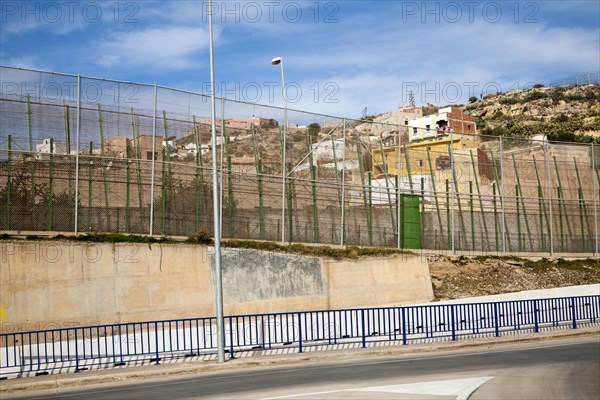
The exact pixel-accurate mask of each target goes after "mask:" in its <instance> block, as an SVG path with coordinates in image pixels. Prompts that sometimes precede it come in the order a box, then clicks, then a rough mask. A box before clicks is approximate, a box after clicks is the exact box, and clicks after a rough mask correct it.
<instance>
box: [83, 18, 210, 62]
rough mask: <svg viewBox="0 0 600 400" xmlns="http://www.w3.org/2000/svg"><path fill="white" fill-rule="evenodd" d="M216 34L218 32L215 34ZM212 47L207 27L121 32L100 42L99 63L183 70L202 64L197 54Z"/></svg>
mask: <svg viewBox="0 0 600 400" xmlns="http://www.w3.org/2000/svg"><path fill="white" fill-rule="evenodd" d="M215 36H216V35H215ZM207 47H208V32H207V30H206V29H204V28H192V27H166V28H154V29H145V30H140V31H131V32H124V33H117V34H114V35H112V36H110V38H109V39H108V40H106V41H104V42H102V43H101V44H100V45H99V54H100V56H99V57H98V58H97V59H95V63H96V64H98V65H101V66H104V67H113V66H120V65H124V66H130V67H147V68H159V69H171V70H182V69H187V68H195V67H198V66H199V65H202V63H200V62H199V61H198V60H197V59H196V57H195V56H197V55H198V54H199V52H200V51H201V50H204V49H205V48H207Z"/></svg>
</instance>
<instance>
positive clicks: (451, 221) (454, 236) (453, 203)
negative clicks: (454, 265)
mask: <svg viewBox="0 0 600 400" xmlns="http://www.w3.org/2000/svg"><path fill="white" fill-rule="evenodd" d="M448 151H449V152H450V170H451V171H452V185H451V192H450V193H451V199H452V205H451V208H452V213H451V214H450V232H451V233H450V235H451V243H452V254H456V233H455V231H454V227H455V222H454V221H455V218H454V212H455V211H454V208H455V200H456V191H455V188H456V187H457V186H456V182H455V181H454V180H455V179H456V174H455V172H454V131H450V148H449V149H448Z"/></svg>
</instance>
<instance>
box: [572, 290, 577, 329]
mask: <svg viewBox="0 0 600 400" xmlns="http://www.w3.org/2000/svg"><path fill="white" fill-rule="evenodd" d="M571 316H572V317H573V329H577V309H576V308H575V297H571Z"/></svg>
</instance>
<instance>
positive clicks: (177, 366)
mask: <svg viewBox="0 0 600 400" xmlns="http://www.w3.org/2000/svg"><path fill="white" fill-rule="evenodd" d="M582 336H596V337H598V338H600V325H598V324H595V325H593V326H587V327H582V328H579V329H576V330H573V329H569V328H564V327H563V328H555V329H548V330H545V331H542V332H540V333H537V334H536V333H532V332H518V333H515V334H504V335H503V336H500V337H494V336H491V337H490V336H487V337H479V338H469V337H464V338H461V339H460V340H458V341H455V342H453V341H443V342H441V341H437V342H429V343H420V344H409V345H406V346H402V345H390V344H389V343H380V344H379V345H378V346H373V347H368V348H365V349H363V348H360V347H358V348H348V347H343V346H338V347H337V348H335V349H331V348H332V347H327V348H328V350H322V351H317V350H318V349H317V348H313V349H310V348H309V349H307V350H309V351H308V352H305V353H298V352H297V350H296V351H294V352H292V350H291V349H290V352H287V353H279V354H275V353H276V351H272V352H270V353H269V354H265V353H266V352H256V353H254V355H253V356H250V357H243V358H237V359H233V360H228V361H227V362H225V363H218V362H216V361H194V362H190V361H185V362H172V363H165V364H161V365H146V366H138V367H115V368H107V369H101V370H93V371H84V372H80V373H77V374H75V373H67V374H55V375H45V376H37V377H30V378H21V379H9V380H3V381H0V394H1V397H2V398H3V399H4V398H10V397H14V396H16V395H23V394H25V393H28V394H31V391H40V390H46V391H47V390H50V391H56V390H58V389H63V388H73V387H78V386H84V385H94V384H102V383H109V382H123V381H130V380H139V379H151V378H158V377H168V376H184V375H193V374H198V373H203V372H213V371H221V370H231V369H236V368H246V367H257V366H277V365H280V366H284V365H297V364H299V363H308V362H325V361H336V360H348V359H354V358H365V357H381V356H388V355H402V354H414V353H428V352H434V351H442V350H459V349H465V348H490V347H492V346H498V345H506V344H511V343H524V342H530V341H539V340H542V339H544V340H548V339H565V338H577V337H582ZM311 350H312V351H311Z"/></svg>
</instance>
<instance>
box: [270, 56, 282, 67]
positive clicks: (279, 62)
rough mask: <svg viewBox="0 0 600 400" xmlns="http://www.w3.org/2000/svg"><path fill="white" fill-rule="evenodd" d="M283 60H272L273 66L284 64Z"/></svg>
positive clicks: (276, 58) (277, 58) (278, 58)
mask: <svg viewBox="0 0 600 400" xmlns="http://www.w3.org/2000/svg"><path fill="white" fill-rule="evenodd" d="M282 61H283V60H282V58H281V57H275V58H274V59H272V60H271V64H273V65H279V64H281V62H282Z"/></svg>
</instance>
